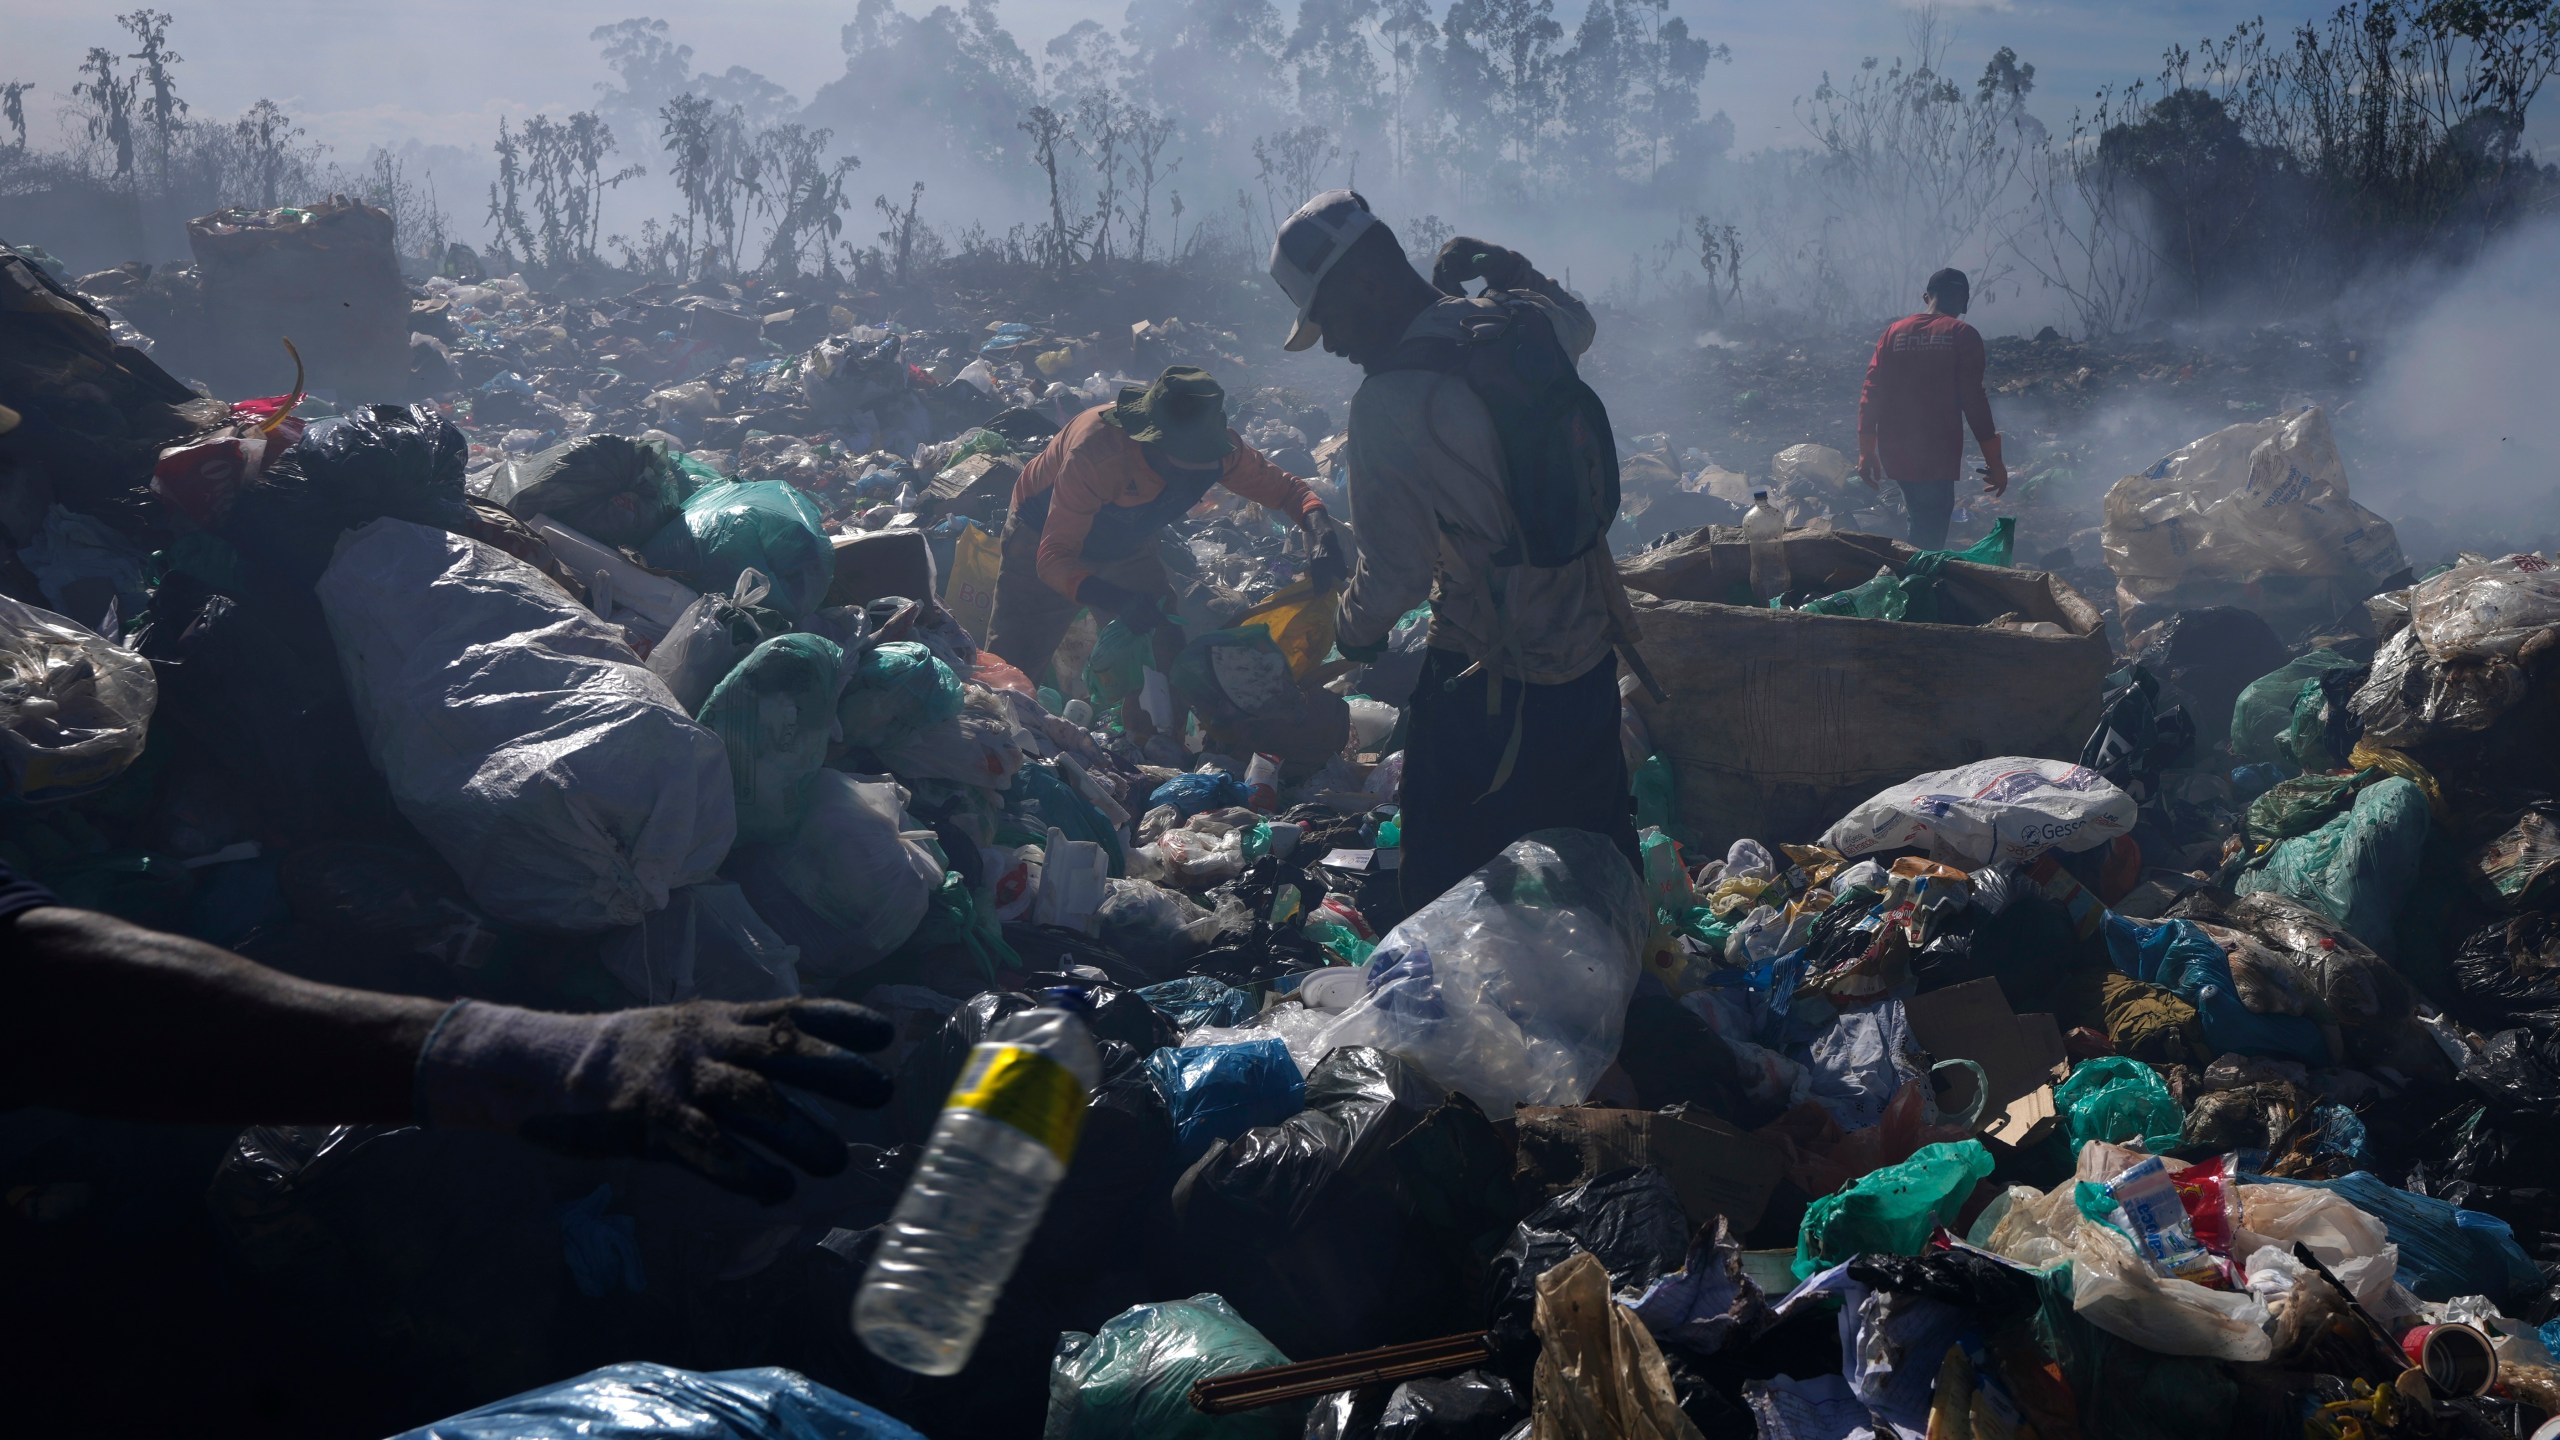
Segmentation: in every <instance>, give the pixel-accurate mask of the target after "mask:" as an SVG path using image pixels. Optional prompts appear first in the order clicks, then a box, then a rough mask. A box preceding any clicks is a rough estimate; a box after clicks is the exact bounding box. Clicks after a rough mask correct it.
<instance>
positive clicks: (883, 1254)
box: [853, 989, 1102, 1375]
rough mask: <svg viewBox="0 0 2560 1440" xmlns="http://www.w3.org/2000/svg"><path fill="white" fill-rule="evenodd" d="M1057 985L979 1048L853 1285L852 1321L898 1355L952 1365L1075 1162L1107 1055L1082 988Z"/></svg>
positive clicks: (912, 1364) (971, 1345) (869, 1339)
mask: <svg viewBox="0 0 2560 1440" xmlns="http://www.w3.org/2000/svg"><path fill="white" fill-rule="evenodd" d="M1048 998H1049V1003H1048V1004H1047V1005H1044V1006H1042V1007H1041V1008H1039V1009H1037V1010H1026V1011H1024V1012H1023V1013H1021V1014H1019V1015H1015V1016H1013V1017H1011V1018H1010V1019H1007V1020H1005V1021H1003V1022H1001V1023H1000V1024H998V1025H997V1026H996V1028H995V1030H994V1032H993V1033H992V1034H990V1035H989V1036H988V1038H987V1039H986V1041H985V1042H984V1043H982V1044H980V1045H979V1046H978V1047H977V1048H976V1049H975V1050H972V1051H970V1052H969V1063H968V1064H967V1065H966V1066H964V1067H963V1068H962V1069H961V1071H960V1079H959V1082H958V1083H957V1084H955V1085H953V1086H952V1087H951V1098H950V1099H949V1100H948V1101H945V1102H944V1104H943V1107H942V1118H941V1119H940V1120H939V1121H937V1122H935V1124H934V1127H933V1139H932V1140H931V1142H929V1143H928V1144H927V1145H926V1147H925V1153H924V1159H923V1160H922V1161H921V1162H919V1163H918V1164H917V1166H916V1173H915V1178H914V1179H912V1180H910V1181H908V1182H907V1193H906V1194H904V1195H902V1196H900V1197H899V1199H898V1208H897V1209H895V1210H894V1211H892V1212H890V1215H889V1228H888V1233H887V1234H885V1235H884V1236H882V1237H881V1240H880V1249H879V1252H878V1253H877V1254H876V1255H874V1256H873V1257H872V1261H871V1272H870V1273H869V1274H868V1275H865V1276H864V1277H863V1280H862V1290H861V1292H860V1293H859V1294H857V1295H855V1296H854V1299H853V1329H854V1333H855V1334H857V1335H860V1336H861V1337H862V1343H863V1344H865V1345H867V1346H869V1347H870V1348H871V1353H872V1354H874V1355H877V1356H879V1357H880V1358H881V1359H883V1360H886V1361H888V1362H890V1363H891V1364H893V1365H898V1366H902V1367H904V1368H905V1369H908V1370H913V1371H915V1372H916V1373H918V1374H920V1375H952V1374H957V1373H958V1372H959V1370H960V1368H961V1367H962V1366H964V1365H966V1364H968V1363H969V1352H970V1351H972V1350H975V1349H976V1348H977V1345H978V1335H979V1332H980V1331H982V1330H984V1329H985V1328H986V1324H987V1315H988V1314H989V1312H991V1311H993V1310H994V1309H995V1307H996V1297H997V1296H998V1295H1000V1294H1001V1293H1003V1291H1004V1284H1005V1281H1007V1280H1009V1279H1011V1278H1012V1277H1013V1267H1014V1266H1015V1264H1016V1263H1018V1262H1019V1261H1020V1260H1021V1259H1022V1249H1023V1247H1024V1246H1025V1245H1027V1244H1029V1243H1030V1240H1031V1232H1032V1231H1034V1230H1036V1229H1038V1228H1039V1226H1040V1216H1041V1213H1042V1212H1043V1211H1045V1210H1047V1209H1048V1207H1049V1195H1050V1193H1051V1192H1052V1191H1054V1190H1056V1189H1057V1187H1058V1181H1059V1179H1060V1178H1061V1177H1062V1176H1064V1175H1065V1174H1066V1173H1067V1160H1068V1158H1069V1157H1070V1156H1072V1155H1073V1154H1074V1153H1075V1145H1076V1135H1077V1132H1078V1131H1079V1130H1081V1129H1082V1128H1083V1125H1084V1112H1085V1104H1086V1101H1087V1098H1088V1097H1089V1096H1090V1095H1091V1093H1092V1090H1093V1087H1094V1086H1095V1085H1097V1084H1099V1083H1100V1082H1101V1079H1102V1056H1101V1053H1100V1052H1099V1051H1097V1050H1096V1049H1095V1048H1094V1044H1093V1036H1092V1034H1091V1033H1090V1032H1088V1031H1087V1030H1086V1029H1085V1023H1084V1019H1083V1016H1084V1015H1085V1014H1087V1013H1089V1012H1090V1011H1091V1009H1092V1003H1091V1002H1090V1001H1089V1000H1087V999H1086V998H1085V994H1084V992H1083V991H1081V990H1072V989H1059V990H1051V991H1050V992H1048Z"/></svg>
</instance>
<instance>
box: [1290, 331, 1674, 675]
mask: <svg viewBox="0 0 2560 1440" xmlns="http://www.w3.org/2000/svg"><path fill="white" fill-rule="evenodd" d="M1530 298H1531V299H1533V300H1535V301H1536V303H1537V304H1538V305H1539V306H1540V307H1542V308H1543V309H1545V310H1546V312H1547V314H1548V317H1549V318H1550V319H1551V320H1552V321H1553V322H1554V324H1555V327H1556V338H1557V339H1559V340H1561V341H1563V342H1564V345H1565V348H1566V349H1567V350H1569V351H1571V352H1572V353H1574V354H1576V355H1580V354H1581V353H1582V352H1583V351H1584V350H1586V349H1588V348H1590V345H1591V340H1592V335H1593V333H1594V327H1593V325H1592V322H1591V315H1590V312H1589V311H1587V310H1584V309H1583V308H1582V307H1581V306H1579V305H1559V304H1556V303H1555V302H1553V301H1551V300H1549V299H1547V298H1545V297H1544V296H1540V295H1535V294H1532V295H1531V296H1530ZM1471 303H1472V302H1470V301H1467V300H1462V299H1456V298H1452V299H1447V300H1443V301H1441V302H1440V303H1439V304H1437V305H1434V306H1432V307H1431V308H1430V309H1428V310H1425V311H1423V312H1422V314H1421V315H1420V316H1419V317H1417V318H1416V319H1415V320H1414V322H1413V324H1412V326H1411V327H1410V328H1408V329H1407V330H1406V331H1405V338H1406V339H1408V340H1412V339H1420V338H1442V337H1448V338H1455V337H1456V336H1457V334H1458V333H1459V321H1460V319H1461V318H1462V317H1463V316H1464V315H1466V313H1467V311H1468V308H1469V306H1470V305H1471ZM1346 451H1347V455H1348V458H1349V461H1350V471H1351V476H1350V494H1351V516H1352V523H1353V525H1354V526H1355V527H1356V530H1357V536H1358V540H1359V551H1360V563H1359V568H1358V570H1357V572H1356V573H1355V574H1354V575H1353V576H1352V580H1351V587H1350V589H1349V590H1348V591H1347V592H1345V593H1344V595H1343V597H1342V614H1341V620H1340V635H1341V639H1342V643H1344V644H1345V645H1365V644H1370V643H1374V642H1375V641H1377V640H1378V639H1380V638H1382V637H1384V636H1385V635H1386V633H1387V632H1388V631H1389V630H1391V629H1393V628H1394V626H1395V623H1396V621H1397V620H1399V619H1400V618H1402V617H1403V616H1404V614H1405V613H1406V612H1407V611H1409V610H1411V609H1412V608H1413V607H1414V606H1416V605H1419V604H1421V603H1422V602H1423V601H1424V600H1425V599H1429V600H1430V601H1431V602H1432V621H1431V636H1430V642H1431V644H1432V645H1434V646H1436V647H1438V648H1440V649H1443V650H1455V651H1458V652H1460V653H1462V654H1464V655H1466V656H1467V658H1469V659H1470V660H1475V661H1479V662H1482V663H1483V664H1484V665H1485V667H1486V668H1487V669H1490V670H1493V671H1494V672H1496V673H1498V674H1501V675H1505V676H1508V677H1511V678H1514V679H1520V680H1526V681H1528V682H1530V683H1531V684H1536V685H1558V684H1562V683H1564V682H1565V681H1568V680H1572V679H1575V678H1577V677H1579V676H1580V675H1582V674H1583V673H1584V672H1586V671H1588V670H1589V669H1590V668H1591V667H1592V666H1593V665H1596V664H1598V663H1599V661H1600V659H1601V657H1602V656H1604V655H1606V654H1607V653H1608V652H1609V649H1610V646H1611V644H1612V643H1613V642H1614V641H1617V640H1627V641H1633V640H1634V639H1635V638H1636V637H1635V628H1634V626H1635V621H1634V616H1633V615H1632V613H1631V612H1629V610H1628V609H1627V606H1626V597H1625V592H1624V591H1623V590H1621V589H1620V588H1619V586H1618V583H1617V572H1616V569H1615V567H1614V566H1613V564H1612V562H1611V561H1610V558H1609V554H1608V548H1607V547H1606V546H1605V545H1603V546H1599V547H1596V548H1594V549H1593V551H1592V552H1591V553H1590V554H1588V555H1586V556H1584V557H1583V558H1582V559H1581V560H1580V561H1578V562H1576V563H1574V564H1572V565H1569V566H1565V567H1562V568H1560V569H1554V570H1547V569H1541V568H1539V567H1537V566H1534V565H1496V564H1494V563H1493V557H1494V555H1495V554H1496V553H1497V552H1499V551H1501V550H1503V549H1504V548H1506V547H1507V546H1509V545H1510V543H1511V541H1512V540H1513V538H1514V537H1515V536H1516V534H1517V531H1518V528H1519V522H1518V521H1517V520H1516V519H1515V518H1514V516H1513V515H1512V511H1511V503H1510V500H1509V499H1508V497H1507V496H1506V495H1505V493H1504V490H1503V482H1502V444H1501V441H1500V440H1499V439H1498V438H1497V436H1496V434H1495V432H1494V428H1493V417H1492V416H1491V415H1489V414H1487V413H1486V411H1485V407H1484V402H1482V401H1481V400H1478V399H1477V398H1476V395H1475V392H1474V391H1473V390H1470V389H1468V388H1467V384H1466V382H1465V381H1464V380H1461V379H1459V378H1458V377H1456V376H1454V375H1446V374H1441V373H1438V372H1436V371H1428V370H1391V371H1387V372H1385V373H1382V374H1375V375H1371V376H1369V377H1368V378H1367V379H1366V380H1364V381H1362V382H1361V385H1360V389H1359V392H1358V393H1356V394H1354V395H1353V396H1352V397H1351V433H1350V440H1349V442H1348V444H1347V446H1346Z"/></svg>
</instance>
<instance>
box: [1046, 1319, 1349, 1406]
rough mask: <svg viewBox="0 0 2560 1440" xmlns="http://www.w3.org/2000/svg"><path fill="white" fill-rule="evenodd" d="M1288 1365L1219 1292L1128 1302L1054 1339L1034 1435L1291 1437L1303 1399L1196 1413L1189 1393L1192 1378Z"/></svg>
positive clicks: (1285, 1359) (1214, 1376) (1276, 1348)
mask: <svg viewBox="0 0 2560 1440" xmlns="http://www.w3.org/2000/svg"><path fill="white" fill-rule="evenodd" d="M1288 1363H1289V1357H1288V1356H1286V1355H1283V1354H1281V1353H1280V1351H1279V1349H1278V1347H1276V1346H1274V1345H1273V1344H1272V1343H1271V1342H1270V1341H1268V1340H1266V1339H1264V1338H1262V1332H1261V1331H1259V1330H1256V1329H1254V1328H1253V1327H1252V1326H1251V1325H1248V1324H1246V1323H1245V1319H1244V1317H1243V1316H1241V1315H1239V1314H1237V1313H1236V1311H1235V1307H1234V1306H1232V1305H1229V1304H1228V1303H1227V1302H1226V1300H1225V1298H1224V1297H1222V1296H1218V1295H1194V1296H1192V1297H1191V1298H1190V1299H1188V1300H1170V1301H1166V1302H1164V1303H1163V1304H1159V1305H1134V1306H1131V1307H1130V1308H1129V1309H1127V1310H1124V1311H1122V1312H1121V1313H1119V1314H1118V1315H1115V1316H1113V1317H1112V1318H1111V1319H1110V1320H1108V1321H1105V1322H1104V1323H1103V1326H1102V1328H1101V1329H1100V1330H1098V1331H1096V1332H1095V1333H1093V1334H1091V1335H1087V1334H1084V1333H1083V1332H1081V1331H1076V1330H1070V1331H1068V1332H1067V1333H1065V1334H1063V1335H1060V1336H1059V1337H1058V1351H1057V1354H1056V1356H1055V1357H1053V1358H1052V1359H1051V1360H1050V1362H1049V1420H1048V1423H1047V1424H1046V1425H1045V1426H1043V1427H1042V1428H1041V1431H1040V1436H1041V1440H1121V1437H1124V1436H1136V1435H1143V1436H1146V1437H1147V1440H1296V1436H1297V1434H1298V1429H1299V1424H1300V1422H1301V1419H1302V1417H1303V1415H1304V1413H1305V1407H1304V1406H1301V1405H1269V1406H1265V1407H1263V1408H1261V1409H1259V1410H1245V1411H1240V1412H1238V1413H1236V1414H1233V1415H1205V1414H1202V1413H1201V1412H1200V1411H1198V1410H1194V1409H1193V1408H1191V1401H1190V1398H1189V1397H1190V1392H1191V1387H1192V1386H1193V1385H1194V1384H1196V1383H1198V1382H1200V1381H1202V1380H1211V1379H1215V1378H1217V1377H1218V1376H1221V1375H1234V1374H1238V1373H1240V1372H1242V1371H1246V1370H1260V1369H1263V1368H1264V1367H1266V1366H1271V1365H1286V1364H1288Z"/></svg>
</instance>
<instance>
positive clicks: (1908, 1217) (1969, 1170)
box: [1795, 1140, 1992, 1280]
mask: <svg viewBox="0 0 2560 1440" xmlns="http://www.w3.org/2000/svg"><path fill="white" fill-rule="evenodd" d="M1991 1163H1992V1162H1991V1152H1990V1151H1989V1150H1986V1149H1984V1148H1983V1146H1982V1142H1981V1141H1979V1140H1959V1141H1956V1142H1955V1143H1953V1144H1951V1145H1923V1146H1921V1147H1920V1149H1919V1150H1918V1151H1917V1152H1916V1153H1914V1154H1913V1155H1912V1157H1911V1158H1910V1159H1908V1160H1905V1161H1903V1162H1902V1163H1901V1164H1899V1165H1887V1166H1885V1167H1884V1168H1883V1169H1881V1170H1877V1171H1873V1172H1871V1173H1869V1174H1866V1175H1861V1176H1859V1177H1858V1178H1857V1179H1855V1180H1852V1181H1850V1182H1849V1183H1848V1185H1847V1186H1845V1187H1844V1188H1842V1189H1841V1190H1839V1191H1837V1192H1835V1193H1833V1194H1830V1195H1825V1196H1823V1197H1822V1198H1821V1199H1819V1200H1816V1201H1814V1202H1813V1204H1812V1205H1810V1206H1808V1207H1806V1209H1805V1212H1804V1224H1803V1225H1802V1226H1801V1227H1799V1228H1798V1229H1797V1231H1796V1266H1795V1270H1796V1278H1797V1279H1799V1280H1803V1279H1808V1278H1810V1277H1812V1276H1813V1275H1815V1274H1816V1273H1818V1272H1820V1271H1822V1270H1825V1269H1828V1268H1829V1267H1831V1266H1833V1265H1837V1264H1839V1263H1840V1262H1841V1261H1843V1260H1846V1259H1848V1258H1850V1257H1851V1256H1853V1255H1917V1254H1919V1253H1920V1251H1921V1248H1922V1247H1923V1246H1925V1245H1927V1244H1928V1243H1929V1237H1930V1236H1931V1235H1933V1234H1936V1233H1937V1230H1938V1227H1939V1226H1941V1225H1951V1224H1953V1223H1955V1217H1956V1212H1957V1211H1958V1210H1960V1209H1962V1208H1963V1207H1964V1202H1965V1198H1966V1197H1967V1196H1969V1195H1971V1194H1972V1193H1973V1187H1974V1186H1976V1185H1979V1184H1981V1183H1982V1181H1983V1178H1984V1177H1985V1176H1988V1175H1989V1174H1990V1173H1991Z"/></svg>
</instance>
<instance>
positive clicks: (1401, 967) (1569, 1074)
mask: <svg viewBox="0 0 2560 1440" xmlns="http://www.w3.org/2000/svg"><path fill="white" fill-rule="evenodd" d="M1652 928H1653V907H1652V906H1651V905H1650V904H1649V903H1647V901H1646V899H1645V895H1644V887H1643V886H1642V885H1641V884H1640V883H1638V881H1637V879H1636V872H1635V867H1634V866H1632V865H1630V864H1628V863H1627V860H1626V857H1625V856H1623V855H1621V854H1619V853H1618V850H1617V847H1615V846H1613V845H1611V844H1610V843H1609V842H1608V841H1607V840H1605V839H1603V838H1601V837H1600V836H1598V835H1594V834H1591V833H1590V832H1588V831H1584V830H1540V831H1536V832H1534V833H1532V834H1530V835H1529V836H1527V837H1526V838H1524V839H1521V840H1518V841H1515V842H1513V843H1512V844H1511V845H1510V846H1509V847H1508V848H1507V849H1505V850H1504V851H1503V852H1502V853H1501V854H1500V855H1498V856H1496V857H1495V858H1494V860H1493V861H1492V863H1490V864H1488V865H1486V866H1485V867H1484V868H1482V869H1480V870H1478V871H1476V872H1475V873H1474V874H1472V875H1469V876H1468V877H1467V878H1466V879H1464V880H1461V881H1459V882H1458V883H1457V884H1456V885H1455V886H1453V887H1451V888H1450V890H1449V892H1448V893H1447V894H1445V895H1442V896H1441V897H1440V898H1439V899H1437V900H1434V901H1432V902H1431V903H1430V904H1428V905H1425V906H1423V907H1422V908H1421V909H1420V910H1418V911H1416V912H1414V913H1413V914H1412V915H1411V916H1408V917H1407V918H1406V919H1405V921H1404V923H1402V924H1400V925H1398V926H1396V927H1395V928H1394V929H1393V930H1391V931H1389V932H1387V936H1386V938H1385V939H1383V940H1381V941H1379V942H1378V948H1377V951H1376V953H1374V954H1373V955H1371V956H1370V957H1369V963H1368V966H1367V967H1366V974H1367V977H1368V983H1369V993H1368V994H1367V995H1365V996H1363V997H1361V999H1360V1001H1359V1002H1358V1003H1357V1004H1355V1005H1353V1006H1352V1007H1351V1008H1350V1009H1349V1010H1347V1011H1345V1012H1344V1013H1343V1016H1342V1018H1341V1019H1340V1020H1337V1021H1335V1022H1334V1024H1333V1027H1332V1029H1331V1030H1329V1031H1328V1032H1327V1033H1326V1034H1325V1036H1324V1040H1323V1044H1324V1045H1325V1046H1336V1045H1370V1046H1375V1047H1376V1048H1378V1049H1380V1050H1385V1051H1388V1052H1389V1053H1391V1054H1394V1055H1397V1056H1400V1057H1402V1058H1403V1059H1405V1060H1407V1061H1410V1062H1411V1063H1412V1064H1414V1065H1416V1066H1418V1067H1420V1068H1421V1070H1422V1071H1423V1073H1424V1074H1427V1075H1429V1076H1430V1077H1431V1078H1432V1079H1434V1080H1436V1081H1438V1082H1440V1083H1441V1084H1443V1085H1446V1086H1448V1087H1450V1088H1451V1089H1454V1090H1460V1091H1463V1092H1465V1093H1466V1095H1467V1098H1469V1099H1471V1100H1473V1101H1475V1102H1476V1103H1477V1104H1478V1105H1479V1106H1482V1107H1483V1108H1484V1110H1485V1111H1486V1112H1487V1113H1488V1114H1491V1115H1494V1116H1496V1117H1499V1116H1503V1115H1508V1114H1510V1113H1511V1111H1512V1110H1513V1108H1514V1107H1516V1106H1520V1105H1579V1104H1581V1103H1582V1102H1583V1100H1584V1099H1585V1098H1587V1097H1588V1096H1589V1095H1590V1093H1591V1087H1592V1085H1593V1084H1595V1083H1596V1082H1597V1081H1598V1080H1599V1078H1600V1072H1601V1071H1603V1070H1606V1069H1608V1068H1609V1065H1610V1063H1611V1062H1612V1061H1614V1060H1616V1059H1617V1056H1618V1039H1619V1036H1620V1034H1621V1032H1622V1031H1623V1029H1624V1027H1625V1024H1626V1017H1627V1001H1628V999H1629V997H1631V996H1633V995H1634V993H1635V986H1636V979H1637V977H1638V975H1639V974H1641V973H1642V970H1643V947H1644V942H1645V938H1646V936H1647V935H1648V934H1650V933H1651V931H1652Z"/></svg>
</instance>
